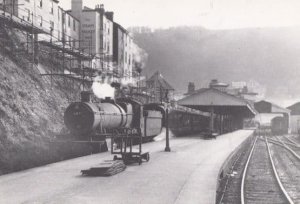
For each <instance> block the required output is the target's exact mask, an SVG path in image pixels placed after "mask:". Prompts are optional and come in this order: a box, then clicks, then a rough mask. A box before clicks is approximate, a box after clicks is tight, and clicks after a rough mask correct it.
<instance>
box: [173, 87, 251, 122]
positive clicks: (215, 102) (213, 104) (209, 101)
mask: <svg viewBox="0 0 300 204" xmlns="http://www.w3.org/2000/svg"><path fill="white" fill-rule="evenodd" d="M178 105H182V106H186V107H189V108H193V109H197V110H201V111H204V112H210V111H211V110H212V109H213V112H214V113H216V114H219V115H233V116H239V117H243V118H249V117H254V116H255V115H256V110H255V109H254V108H253V107H252V106H251V105H250V103H249V102H248V101H246V100H244V99H242V98H238V97H236V96H233V95H230V94H228V93H226V92H223V91H220V90H218V89H215V88H204V89H200V90H198V91H196V92H195V93H193V94H192V95H189V96H187V97H185V98H183V99H181V100H179V101H178Z"/></svg>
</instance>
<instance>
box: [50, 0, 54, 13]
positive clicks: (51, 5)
mask: <svg viewBox="0 0 300 204" xmlns="http://www.w3.org/2000/svg"><path fill="white" fill-rule="evenodd" d="M53 13H54V8H53V1H50V14H53Z"/></svg>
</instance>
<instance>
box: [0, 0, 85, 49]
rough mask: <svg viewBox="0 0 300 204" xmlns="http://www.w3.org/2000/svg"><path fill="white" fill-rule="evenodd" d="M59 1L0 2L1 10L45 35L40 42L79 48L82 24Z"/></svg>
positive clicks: (9, 0)
mask: <svg viewBox="0 0 300 204" xmlns="http://www.w3.org/2000/svg"><path fill="white" fill-rule="evenodd" d="M58 3H59V1H58V0H0V5H1V7H2V8H1V9H2V10H3V11H4V12H5V13H6V12H7V13H9V14H10V15H12V16H14V17H17V18H19V19H20V21H22V22H25V23H28V24H31V25H32V26H35V27H37V28H39V29H41V30H43V32H44V33H45V34H40V35H39V36H38V38H39V39H38V40H39V41H48V42H50V41H51V42H53V43H56V44H61V43H62V41H64V42H65V43H66V45H67V46H69V47H71V48H79V37H80V22H79V20H78V19H76V18H75V17H74V16H72V15H71V14H70V13H69V12H66V11H64V10H63V9H62V8H61V7H59V5H58Z"/></svg>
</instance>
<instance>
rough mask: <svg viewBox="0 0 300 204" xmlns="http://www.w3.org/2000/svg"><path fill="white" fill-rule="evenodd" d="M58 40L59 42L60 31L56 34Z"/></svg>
mask: <svg viewBox="0 0 300 204" xmlns="http://www.w3.org/2000/svg"><path fill="white" fill-rule="evenodd" d="M57 37H58V40H60V31H58V33H57Z"/></svg>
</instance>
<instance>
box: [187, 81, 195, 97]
mask: <svg viewBox="0 0 300 204" xmlns="http://www.w3.org/2000/svg"><path fill="white" fill-rule="evenodd" d="M194 92H195V84H194V83H193V82H189V86H188V94H192V93H194Z"/></svg>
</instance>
